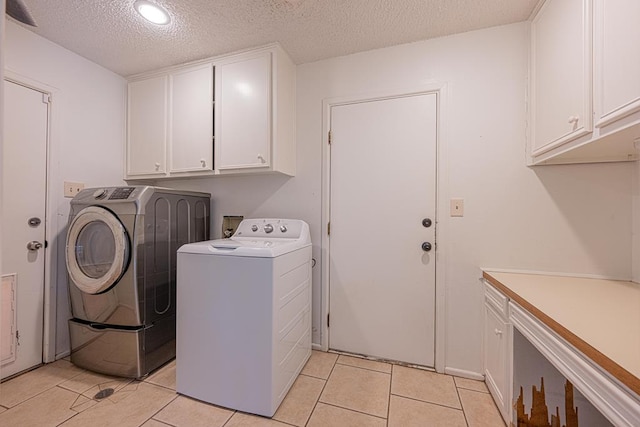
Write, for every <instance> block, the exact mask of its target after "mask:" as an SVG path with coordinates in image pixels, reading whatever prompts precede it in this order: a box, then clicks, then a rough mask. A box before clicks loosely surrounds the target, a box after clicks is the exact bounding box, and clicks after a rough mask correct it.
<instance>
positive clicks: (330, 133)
mask: <svg viewBox="0 0 640 427" xmlns="http://www.w3.org/2000/svg"><path fill="white" fill-rule="evenodd" d="M329 145H331V131H329Z"/></svg>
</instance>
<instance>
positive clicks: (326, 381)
mask: <svg viewBox="0 0 640 427" xmlns="http://www.w3.org/2000/svg"><path fill="white" fill-rule="evenodd" d="M312 354H313V353H312ZM338 357H340V356H338ZM338 357H336V360H335V361H334V362H333V366H332V367H331V371H329V375H327V378H326V379H325V378H321V379H322V380H324V385H323V386H322V390H320V394H319V395H318V398H317V399H316V403H315V404H314V405H313V409H311V413H310V414H309V418H307V421H306V422H305V423H304V427H306V426H307V425H309V421H311V417H313V413H314V412H315V410H316V408H317V407H318V402H320V398H321V397H322V393H324V389H325V388H326V387H327V383H329V377H331V374H332V373H333V370H334V368H335V367H336V365H337V364H338ZM309 360H311V357H309ZM309 360H307V363H309ZM305 365H306V363H305ZM303 369H304V368H303ZM308 376H310V375H308ZM313 378H316V377H313ZM323 403H324V402H323Z"/></svg>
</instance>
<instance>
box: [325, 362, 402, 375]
mask: <svg viewBox="0 0 640 427" xmlns="http://www.w3.org/2000/svg"><path fill="white" fill-rule="evenodd" d="M336 365H340V366H346V367H347V368H355V369H361V370H363V371H369V372H375V373H377V374H383V375H389V376H391V372H380V371H376V370H374V369H368V368H362V367H360V366H353V365H345V364H343V363H337V362H336ZM334 367H335V366H334ZM331 372H333V370H331Z"/></svg>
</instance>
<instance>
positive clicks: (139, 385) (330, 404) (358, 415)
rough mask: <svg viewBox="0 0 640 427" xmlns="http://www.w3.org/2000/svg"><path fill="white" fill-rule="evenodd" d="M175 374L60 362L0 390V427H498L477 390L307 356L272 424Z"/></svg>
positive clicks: (355, 361) (443, 379)
mask: <svg viewBox="0 0 640 427" xmlns="http://www.w3.org/2000/svg"><path fill="white" fill-rule="evenodd" d="M175 366H176V365H175V361H173V362H170V363H168V364H167V365H165V366H163V367H162V368H160V369H158V370H157V371H156V372H154V373H152V374H151V375H149V376H148V377H146V378H144V379H143V380H142V381H137V380H125V379H122V378H113V377H109V376H105V375H100V374H95V373H92V372H88V371H85V370H83V369H80V368H77V367H75V366H73V365H72V364H71V363H70V362H69V361H68V360H58V361H57V362H54V363H51V364H48V365H46V366H43V367H41V368H38V369H36V370H34V371H31V372H28V373H26V374H23V375H21V376H19V377H16V378H13V379H11V380H9V381H6V382H4V383H2V384H0V425H1V426H7V427H9V426H20V427H28V426H34V427H47V426H65V427H68V426H83V427H84V426H92V427H99V426H118V427H121V426H122V427H124V426H132V427H138V426H144V427H166V426H176V427H177V426H189V427H191V426H194V427H198V426H206V427H241V426H251V427H254V426H255V427H263V426H264V427H278V426H281V427H287V426H300V427H302V426H308V427H332V426H340V427H360V426H362V427H377V426H380V427H385V426H389V427H412V426H420V427H424V426H468V427H485V426H486V427H494V426H495V427H504V423H503V421H502V419H501V417H500V415H499V413H498V409H497V408H496V406H495V404H494V402H493V400H492V399H491V396H490V395H489V394H488V391H487V388H486V386H485V384H484V383H483V382H480V381H473V380H468V379H464V378H457V377H452V376H448V375H440V374H436V373H433V372H429V371H424V370H420V369H413V368H407V367H404V366H400V365H391V364H388V363H382V362H377V361H371V360H365V359H359V358H355V357H350V356H345V355H338V354H334V353H323V352H318V351H314V352H313V353H312V355H311V359H309V362H308V363H307V365H306V366H305V367H304V369H303V370H302V373H301V375H300V376H299V377H298V379H297V380H296V382H295V383H294V384H293V387H292V388H291V390H290V391H289V394H288V395H287V397H286V398H285V399H284V401H283V402H282V404H281V405H280V408H279V409H278V411H277V412H276V414H275V415H274V416H273V418H272V419H268V418H263V417H258V416H254V415H249V414H245V413H242V412H236V411H232V410H229V409H226V408H221V407H218V406H215V405H210V404H206V403H203V402H200V401H197V400H193V399H190V398H188V397H185V396H181V395H178V394H176V392H175V372H176V369H175ZM105 388H112V389H114V390H115V392H114V393H113V394H112V395H111V396H109V397H107V398H104V399H101V400H96V399H94V396H95V394H96V393H97V392H98V391H100V390H103V389H105Z"/></svg>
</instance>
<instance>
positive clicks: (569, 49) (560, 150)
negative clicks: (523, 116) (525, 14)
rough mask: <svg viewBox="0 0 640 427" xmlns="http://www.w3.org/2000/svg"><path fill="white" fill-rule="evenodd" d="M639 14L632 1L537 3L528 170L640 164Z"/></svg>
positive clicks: (556, 0)
mask: <svg viewBox="0 0 640 427" xmlns="http://www.w3.org/2000/svg"><path fill="white" fill-rule="evenodd" d="M639 13H640V3H638V2H637V1H635V0H611V1H609V0H607V1H605V0H546V1H542V2H541V6H540V7H539V9H538V10H537V11H536V12H535V13H534V16H533V19H532V21H531V63H530V90H529V93H530V104H529V117H530V123H529V126H528V129H529V135H528V142H527V145H528V154H529V156H528V163H529V164H530V165H538V164H566V163H594V162H612V161H629V160H637V159H638V158H639V152H638V149H637V148H636V146H637V145H638V144H637V143H636V144H635V146H634V141H635V140H637V139H638V138H640V79H639V78H638V75H640V74H639V73H640V50H639V49H638V48H637V46H638V44H639V43H640V28H639V27H638V26H637V24H636V22H635V17H637V16H638V14H639ZM594 121H595V123H594Z"/></svg>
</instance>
